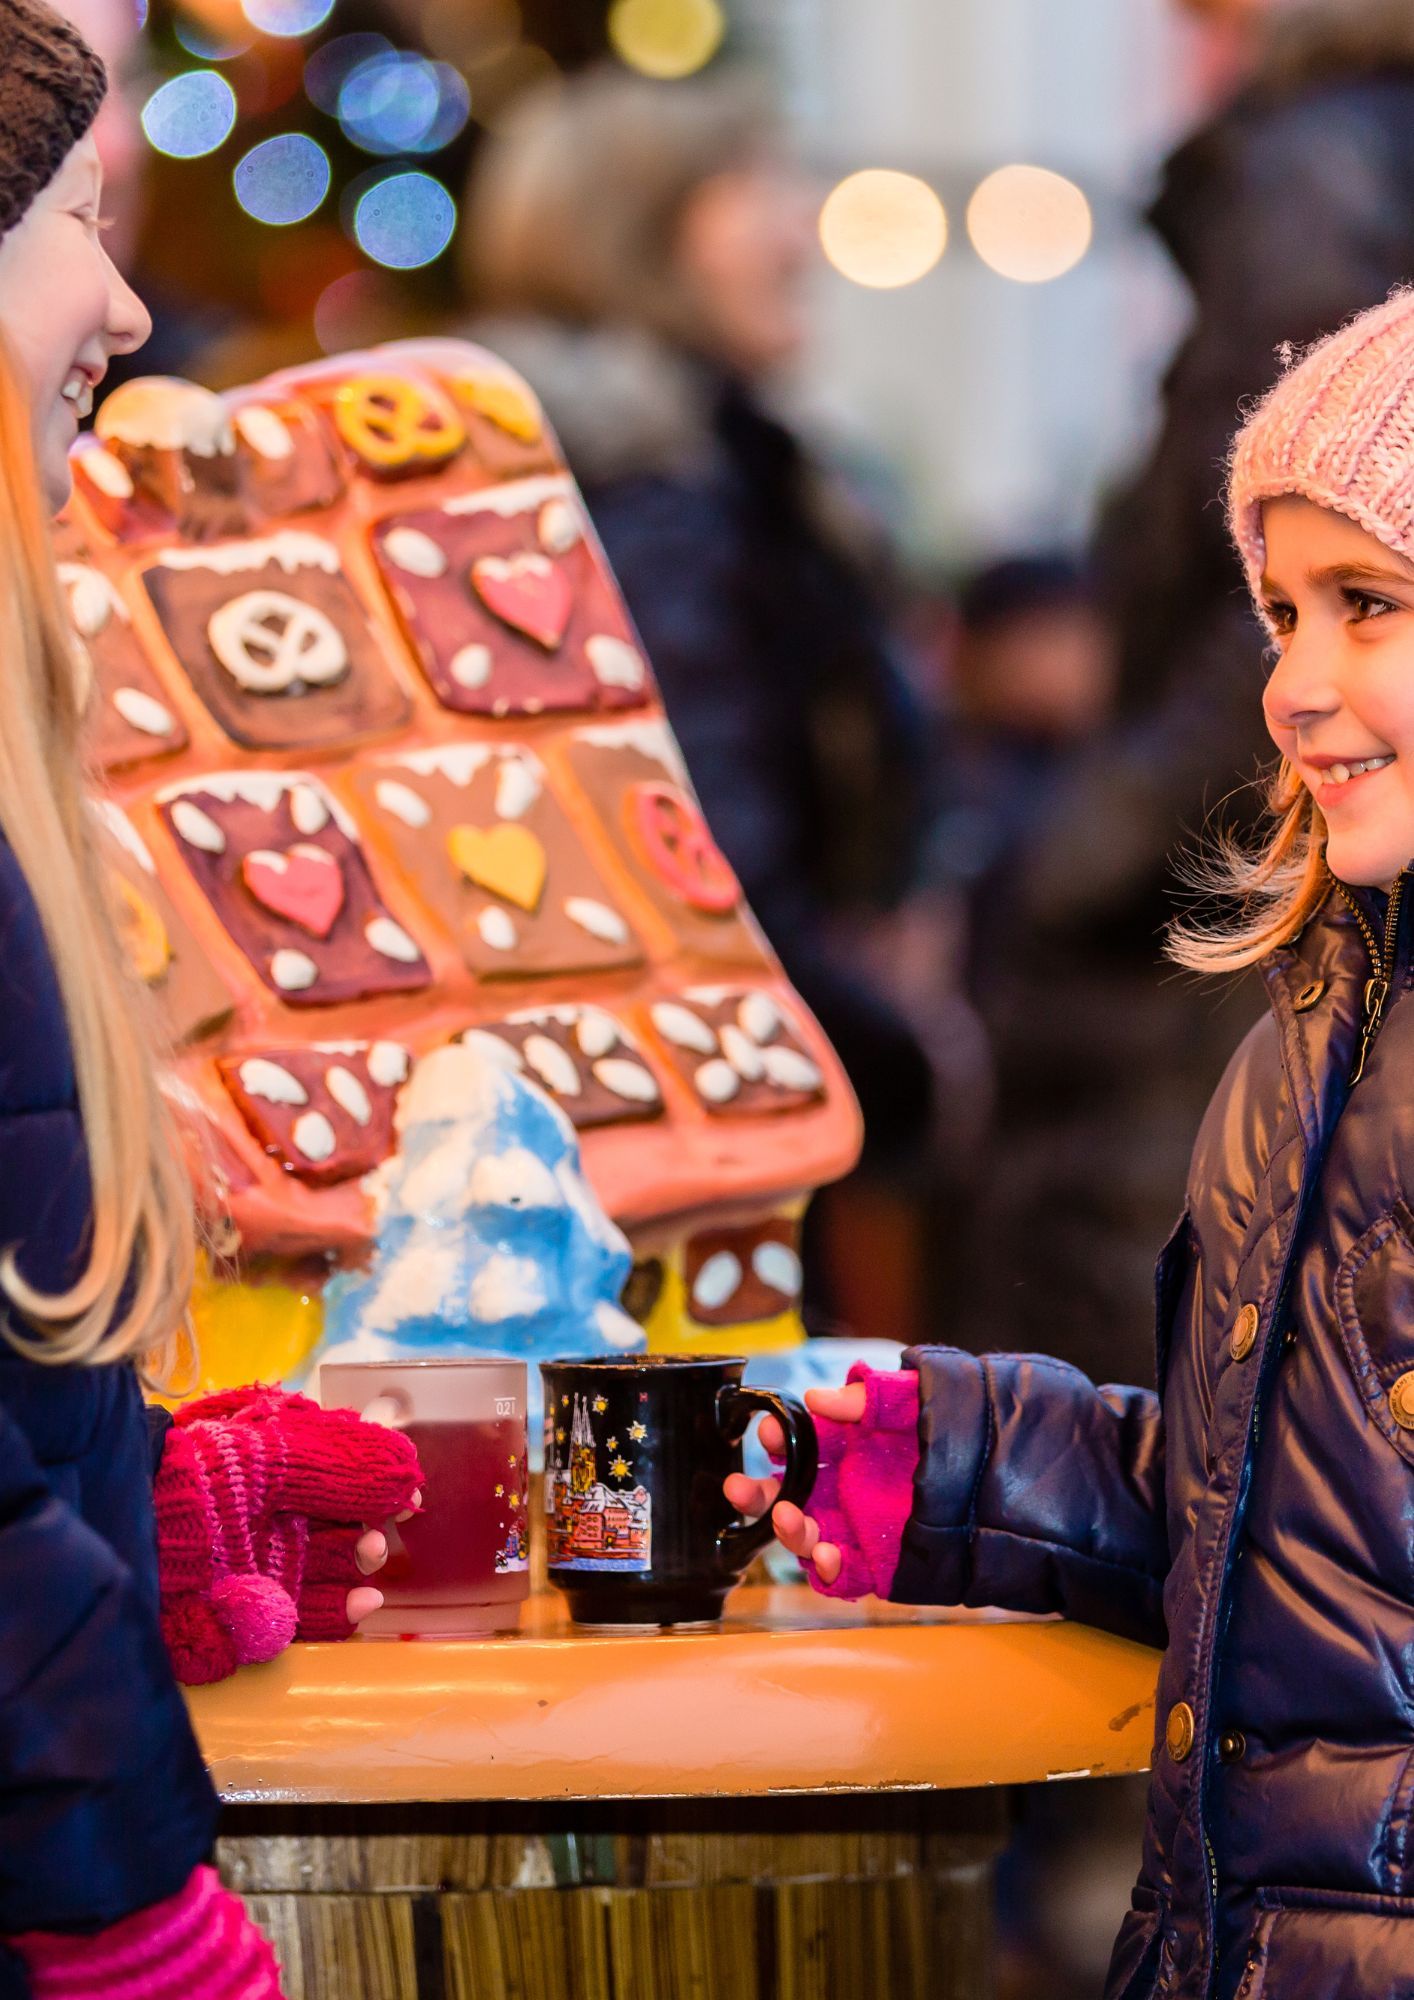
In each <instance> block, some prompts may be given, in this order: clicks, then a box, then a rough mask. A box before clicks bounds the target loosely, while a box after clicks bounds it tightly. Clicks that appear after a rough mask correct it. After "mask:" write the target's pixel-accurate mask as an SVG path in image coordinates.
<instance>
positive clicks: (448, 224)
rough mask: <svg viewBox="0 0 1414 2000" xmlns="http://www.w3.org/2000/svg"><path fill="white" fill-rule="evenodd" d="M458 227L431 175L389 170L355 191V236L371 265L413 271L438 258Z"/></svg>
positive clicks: (452, 206) (450, 206)
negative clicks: (362, 191) (357, 198)
mask: <svg viewBox="0 0 1414 2000" xmlns="http://www.w3.org/2000/svg"><path fill="white" fill-rule="evenodd" d="M456 226H457V205H456V203H455V202H454V201H453V200H452V197H451V196H450V195H449V194H448V192H447V190H446V189H445V188H444V187H443V185H442V183H441V182H440V181H438V180H434V179H433V178H432V176H431V174H424V173H419V172H418V171H417V170H416V169H410V170H409V171H408V172H406V173H401V174H389V175H388V176H387V178H386V179H384V180H381V181H376V182H375V183H374V185H373V186H372V187H371V188H369V189H368V190H367V191H366V193H364V194H362V195H360V197H359V200H358V205H357V207H356V208H355V209H354V218H353V233H354V240H355V241H356V242H357V244H358V247H359V249H360V250H362V251H363V253H364V255H365V256H366V257H371V258H372V259H373V261H374V263H375V264H386V265H387V266H388V268H389V269H390V270H393V271H413V270H416V269H417V268H418V267H419V266H420V265H423V264H430V263H431V262H432V261H433V259H434V258H436V257H440V256H441V254H442V252H443V251H444V250H445V249H446V247H447V245H448V244H449V243H450V242H451V240H452V232H453V230H455V228H456Z"/></svg>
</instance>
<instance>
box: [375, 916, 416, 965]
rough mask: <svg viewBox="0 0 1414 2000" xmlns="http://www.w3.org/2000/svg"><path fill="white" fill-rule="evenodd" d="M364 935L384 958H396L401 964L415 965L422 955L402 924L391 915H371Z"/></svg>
mask: <svg viewBox="0 0 1414 2000" xmlns="http://www.w3.org/2000/svg"><path fill="white" fill-rule="evenodd" d="M363 935H364V937H365V938H366V939H367V940H368V942H369V944H371V945H372V947H373V949H374V950H375V951H376V952H378V953H379V954H380V955H381V956H382V957H383V958H395V959H397V961H398V963H399V964H400V965H415V964H416V963H417V961H418V959H420V958H421V956H422V953H421V952H420V951H419V950H418V948H417V946H416V945H415V944H414V943H413V941H412V939H411V938H410V937H409V936H408V934H407V932H406V931H405V930H404V929H403V927H402V925H401V924H395V923H394V922H393V919H392V918H391V917H371V918H370V919H369V921H368V922H367V923H366V924H365V925H364V927H363Z"/></svg>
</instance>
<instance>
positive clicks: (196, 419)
mask: <svg viewBox="0 0 1414 2000" xmlns="http://www.w3.org/2000/svg"><path fill="white" fill-rule="evenodd" d="M93 428H94V431H95V433H96V435H97V436H98V437H99V438H100V439H101V440H102V441H103V443H104V444H111V443H117V444H126V445H130V446H132V447H133V449H134V450H138V451H189V452H190V453H191V454H192V456H193V458H229V457H230V455H231V453H232V452H233V451H234V450H235V448H236V438H235V432H234V431H233V430H232V429H231V418H230V412H229V411H228V410H227V408H226V405H225V403H224V402H223V401H222V400H221V398H220V397H219V396H217V395H215V394H213V392H212V391H211V390H210V389H202V388H200V387H199V386H198V385H197V384H196V383H195V382H183V381H182V380H181V379H180V378H179V377H178V376H175V375H141V376H139V377H138V378H137V380H136V381H133V382H124V383H123V384H122V385H121V386H120V387H119V388H117V389H115V390H114V391H113V393H112V395H111V396H109V397H108V398H107V399H106V401H105V402H104V403H103V405H102V407H101V408H100V410H99V412H98V416H97V418H96V419H95V421H94V426H93Z"/></svg>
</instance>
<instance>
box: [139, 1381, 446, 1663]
mask: <svg viewBox="0 0 1414 2000" xmlns="http://www.w3.org/2000/svg"><path fill="white" fill-rule="evenodd" d="M421 1478H422V1474H421V1470H420V1468H419V1466H418V1463H417V1453H416V1452H415V1451H414V1449H413V1447H412V1445H411V1444H410V1443H409V1441H408V1440H407V1438H405V1437H403V1436H402V1435H401V1434H400V1433H399V1432H397V1431H392V1430H386V1429H384V1428H383V1427H382V1426H381V1425H378V1424H369V1423H365V1422H364V1421H363V1419H362V1418H361V1417H359V1416H358V1415H357V1413H356V1412H355V1411H353V1410H321V1409H320V1408H319V1406H318V1405H317V1404H316V1403H312V1402H311V1401H310V1400H309V1398H308V1397H307V1396H290V1395H286V1394H284V1393H283V1392H282V1391H281V1390H279V1389H269V1388H262V1387H255V1388H250V1389H234V1390H229V1391H227V1392H226V1393H224V1394H222V1395H219V1396H207V1397H205V1398H204V1399H203V1400H202V1401H200V1402H197V1403H191V1404H188V1405H187V1407H186V1408H185V1409H183V1410H180V1411H179V1412H178V1413H177V1417H176V1421H175V1423H174V1424H173V1427H172V1429H171V1430H170V1431H169V1432H168V1433H167V1438H166V1442H165V1444H164V1445H163V1449H162V1460H161V1463H160V1465H159V1466H158V1469H157V1479H156V1483H155V1486H154V1491H153V1499H154V1504H155V1507H156V1513H157V1554H158V1568H159V1574H160V1581H161V1594H162V1633H163V1637H164V1638H165V1640H166V1642H167V1650H168V1653H169V1654H170V1656H171V1660H172V1666H173V1669H174V1671H175V1673H176V1675H177V1678H178V1680H180V1681H185V1682H186V1683H187V1684H188V1685H189V1686H197V1685H200V1684H201V1683H203V1682H206V1681H217V1680H223V1679H224V1678H225V1677H226V1675H227V1674H231V1673H234V1672H235V1670H236V1668H237V1667H239V1666H248V1665H251V1664H253V1663H254V1662H256V1661H260V1660H272V1659H274V1657H275V1655H276V1654H277V1653H280V1652H283V1650H284V1649H285V1647H286V1646H288V1645H289V1643H290V1641H291V1640H292V1639H294V1638H300V1639H326V1640H328V1639H347V1638H348V1637H349V1635H350V1633H351V1632H352V1630H353V1627H352V1626H351V1625H350V1624H349V1621H348V1617H347V1615H346V1612H345V1609H344V1605H345V1600H346V1598H347V1595H348V1592H349V1590H350V1589H351V1588H352V1586H353V1585H355V1584H356V1583H359V1582H360V1581H362V1578H361V1577H360V1574H359V1570H358V1566H357V1563H356V1561H355V1558H354V1550H355V1545H356V1544H357V1541H358V1538H359V1535H360V1534H361V1533H362V1531H363V1526H364V1524H365V1523H373V1522H377V1521H382V1520H386V1519H387V1518H388V1517H389V1515H392V1514H395V1513H397V1512H398V1511H399V1510H400V1509H402V1508H404V1507H406V1506H407V1505H408V1503H409V1502H410V1500H411V1499H412V1496H413V1493H414V1492H415V1491H416V1489H417V1487H418V1486H419V1484H420V1483H421Z"/></svg>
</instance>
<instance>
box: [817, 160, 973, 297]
mask: <svg viewBox="0 0 1414 2000" xmlns="http://www.w3.org/2000/svg"><path fill="white" fill-rule="evenodd" d="M947 241H948V219H947V215H946V212H945V211H944V208H943V204H942V203H941V202H940V201H939V199H938V197H937V195H936V194H934V192H933V190H932V188H930V187H929V186H928V183H927V182H926V181H920V180H919V179H917V178H916V176H915V175H913V174H900V173H896V172H894V171H893V169H892V168H888V167H866V168H865V169H864V170H863V171H862V172H861V173H857V174H850V175H849V176H848V177H847V178H846V179H845V180H842V181H841V182H840V183H839V185H838V187H835V188H832V189H831V191H830V193H829V194H828V195H827V196H826V198H825V205H824V207H823V208H822V209H821V211H820V242H821V244H822V246H823V248H824V252H825V255H826V256H827V257H828V258H829V260H830V262H831V263H832V264H833V265H834V267H835V269H836V270H837V271H838V272H839V273H840V274H841V276H842V277H846V278H849V279H850V280H851V281H852V282H853V283H854V284H856V285H870V286H873V287H875V288H877V289H880V290H891V289H893V288H895V287H897V286H899V285H911V284H914V283H915V282H916V281H917V280H918V279H919V278H921V277H923V276H924V275H925V274H926V273H927V272H929V271H931V270H932V268H933V266H934V265H935V264H936V263H937V261H938V259H939V258H940V257H941V256H942V254H943V251H944V250H945V249H946V247H947Z"/></svg>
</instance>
